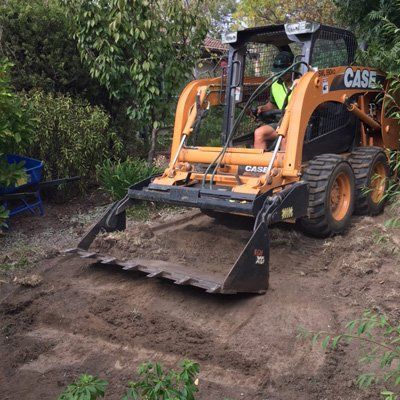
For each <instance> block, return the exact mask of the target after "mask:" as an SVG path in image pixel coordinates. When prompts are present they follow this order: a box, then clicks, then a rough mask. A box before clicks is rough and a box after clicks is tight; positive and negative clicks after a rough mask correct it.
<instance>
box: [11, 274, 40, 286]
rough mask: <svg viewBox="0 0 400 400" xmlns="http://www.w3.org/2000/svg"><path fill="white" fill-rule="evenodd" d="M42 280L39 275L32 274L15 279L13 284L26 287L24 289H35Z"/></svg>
mask: <svg viewBox="0 0 400 400" xmlns="http://www.w3.org/2000/svg"><path fill="white" fill-rule="evenodd" d="M42 281H43V279H42V277H41V276H40V275H37V274H32V275H27V276H23V277H22V278H15V279H14V282H15V283H16V284H17V285H21V286H26V287H36V286H39V285H40V284H41V283H42Z"/></svg>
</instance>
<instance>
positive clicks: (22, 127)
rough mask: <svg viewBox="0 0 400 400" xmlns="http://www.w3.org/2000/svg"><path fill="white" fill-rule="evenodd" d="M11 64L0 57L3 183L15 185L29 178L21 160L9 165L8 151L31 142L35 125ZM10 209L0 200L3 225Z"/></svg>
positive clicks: (0, 177)
mask: <svg viewBox="0 0 400 400" xmlns="http://www.w3.org/2000/svg"><path fill="white" fill-rule="evenodd" d="M11 66H12V64H10V63H9V62H8V61H7V60H5V59H1V58H0V186H12V185H14V184H15V183H17V182H18V181H19V180H23V179H25V178H26V174H25V172H24V170H23V164H22V163H18V164H17V163H15V164H11V165H9V164H8V163H7V160H6V159H5V155H6V153H7V152H13V151H15V150H16V149H17V148H18V147H19V146H21V145H24V146H26V145H27V144H29V135H30V134H31V133H32V131H33V128H34V121H33V119H32V118H31V115H30V113H29V109H28V108H27V107H26V106H24V105H23V104H22V102H21V101H20V99H19V97H18V96H17V95H15V94H14V93H13V92H12V87H11V84H10V78H9V69H10V68H11ZM7 217H8V212H7V210H6V209H5V208H4V207H3V206H2V205H1V204H0V228H2V227H4V226H5V221H6V219H7Z"/></svg>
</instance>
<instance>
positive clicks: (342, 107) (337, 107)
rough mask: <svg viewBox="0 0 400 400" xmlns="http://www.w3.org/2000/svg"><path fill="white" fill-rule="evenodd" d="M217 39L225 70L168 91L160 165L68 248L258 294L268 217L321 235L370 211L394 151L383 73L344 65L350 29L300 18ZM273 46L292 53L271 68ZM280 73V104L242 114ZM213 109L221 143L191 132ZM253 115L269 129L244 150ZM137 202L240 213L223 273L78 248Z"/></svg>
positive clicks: (184, 281) (181, 279)
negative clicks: (244, 230)
mask: <svg viewBox="0 0 400 400" xmlns="http://www.w3.org/2000/svg"><path fill="white" fill-rule="evenodd" d="M224 43H225V44H226V46H227V50H228V68H227V70H222V71H221V76H219V77H216V78H208V79H200V80H195V81H193V82H190V83H189V84H188V85H187V86H186V88H185V89H184V90H183V92H182V93H181V95H180V98H179V101H178V105H177V110H176V116H175V125H174V133H173V141H172V146H171V155H170V161H169V166H168V168H166V169H165V171H164V172H163V173H162V174H160V175H158V176H153V177H149V178H148V179H146V180H144V181H142V182H139V183H135V184H133V185H132V186H131V187H130V189H129V190H128V193H127V195H126V197H125V198H124V199H122V200H120V201H118V202H116V203H114V204H112V205H111V206H110V207H109V208H108V209H107V211H106V212H105V214H104V215H103V216H102V217H101V219H100V220H99V221H98V222H97V223H95V224H94V225H93V226H92V227H91V228H90V230H89V231H88V232H87V234H86V235H85V236H84V237H83V238H82V240H81V241H80V243H79V244H78V246H77V248H75V249H72V250H70V251H69V252H72V253H75V254H77V255H79V256H81V257H83V258H90V259H93V261H95V262H100V263H103V264H111V265H112V264H116V265H120V266H121V267H123V268H124V269H125V270H137V271H142V272H143V273H145V274H147V276H149V277H158V278H165V279H169V280H172V281H174V282H175V283H177V284H180V285H192V286H196V287H200V288H203V289H205V290H206V291H207V292H210V293H239V292H250V293H264V292H265V291H266V290H267V288H268V278H269V247H270V246H269V234H268V227H269V226H270V225H271V224H275V223H278V222H280V221H289V222H295V221H297V223H298V224H299V225H300V226H301V227H302V229H303V230H304V231H305V232H306V233H308V234H311V235H314V236H316V237H328V236H330V235H334V234H340V233H342V232H344V231H345V229H346V228H347V227H348V226H349V221H350V218H351V215H352V214H353V212H356V213H361V214H369V215H376V214H378V213H379V212H381V211H382V209H383V207H384V200H385V194H386V191H387V188H388V179H389V176H390V168H389V164H388V152H389V151H390V150H394V151H396V150H398V149H399V127H398V125H397V122H396V121H395V120H394V119H392V118H391V117H390V112H389V111H388V110H389V108H390V104H388V103H389V101H388V100H387V99H386V100H382V93H383V91H384V89H385V87H386V85H387V84H388V82H387V80H386V77H385V74H384V72H382V71H379V70H377V69H375V68H370V67H367V66H357V65H354V58H355V52H356V50H357V42H356V39H355V37H354V35H353V34H352V33H351V32H349V31H347V30H343V29H338V28H334V27H329V26H325V25H321V24H318V23H315V22H304V21H302V22H298V23H294V24H285V25H274V26H267V27H257V28H251V29H245V30H241V31H238V32H233V33H229V34H227V35H225V37H224ZM282 51H285V52H286V53H290V54H292V55H293V57H292V59H293V60H294V61H293V63H292V64H291V65H290V66H289V67H287V68H285V69H284V70H283V71H279V72H277V73H276V72H272V71H271V67H272V62H273V60H274V58H275V56H276V54H277V53H279V52H282ZM285 74H292V81H294V82H296V84H295V85H292V87H291V88H290V89H289V90H288V92H287V94H286V98H285V105H284V106H283V107H282V109H281V110H277V109H273V110H270V111H267V112H261V113H257V112H254V109H253V113H252V112H251V110H252V108H253V107H257V106H259V105H262V104H265V103H266V102H267V101H268V99H269V97H270V95H271V86H272V85H273V84H274V83H275V82H278V81H280V80H281V78H282V77H283V76H284V75H285ZM213 107H219V108H222V109H223V121H222V126H215V127H214V129H215V132H216V133H218V134H219V132H222V133H221V134H220V137H221V145H220V146H218V147H213V146H202V145H199V144H198V143H196V137H197V136H198V132H199V130H201V126H202V123H204V121H205V119H207V113H208V112H209V111H210V109H212V108H213ZM263 124H264V125H268V124H275V125H273V126H276V132H277V134H278V135H277V138H276V139H275V141H274V142H273V143H271V144H270V146H269V147H268V148H267V149H259V148H254V147H253V140H254V138H253V134H254V130H255V129H256V128H257V126H260V125H263ZM143 201H148V202H158V203H165V204H172V205H177V206H184V207H193V208H198V209H200V210H201V211H203V212H204V213H206V214H209V215H213V216H214V217H216V218H218V217H219V216H220V215H223V214H225V213H228V214H237V215H244V216H248V217H251V218H253V219H254V231H253V233H252V235H251V238H250V240H249V241H248V243H247V245H246V246H245V247H244V248H243V249H242V251H241V253H240V255H239V256H238V258H237V261H236V262H235V263H234V265H233V266H232V268H231V269H230V271H227V273H226V275H225V277H223V278H217V277H214V276H212V275H209V274H204V273H202V272H201V271H198V270H194V269H193V268H192V267H188V266H184V265H178V264H176V263H170V262H167V261H159V260H148V259H140V258H139V259H133V260H119V259H116V258H115V257H110V256H107V255H102V254H100V253H98V252H97V251H93V250H91V249H90V246H91V244H92V242H93V240H94V239H95V237H96V235H97V234H98V233H99V232H101V231H105V232H112V231H118V230H124V229H125V227H126V214H125V210H126V209H127V208H128V207H130V206H132V205H134V204H137V203H138V202H143ZM215 240H216V241H218V238H216V239H215ZM221 251H223V249H222V250H221Z"/></svg>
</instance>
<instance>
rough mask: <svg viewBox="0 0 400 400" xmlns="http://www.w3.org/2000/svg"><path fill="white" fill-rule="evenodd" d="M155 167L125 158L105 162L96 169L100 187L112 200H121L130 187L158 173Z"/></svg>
mask: <svg viewBox="0 0 400 400" xmlns="http://www.w3.org/2000/svg"><path fill="white" fill-rule="evenodd" d="M159 171H160V169H159V168H157V167H153V166H151V167H149V166H148V165H147V163H146V161H144V160H141V159H139V158H127V159H126V160H125V161H118V162H112V161H111V160H109V159H108V160H106V161H105V162H104V163H103V164H102V165H99V166H98V167H97V177H98V181H99V183H100V187H101V188H102V189H103V190H104V191H105V192H107V193H108V194H109V195H110V196H111V197H112V199H113V200H119V199H122V198H123V197H124V196H125V195H126V192H127V190H128V188H129V187H130V186H132V185H133V184H134V183H137V182H140V181H141V180H143V179H146V178H148V177H149V176H151V175H154V174H156V173H157V172H159Z"/></svg>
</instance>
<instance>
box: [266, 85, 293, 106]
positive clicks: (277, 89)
mask: <svg viewBox="0 0 400 400" xmlns="http://www.w3.org/2000/svg"><path fill="white" fill-rule="evenodd" d="M287 93H288V90H287V88H286V85H285V83H284V82H281V81H276V82H274V83H273V84H272V86H271V103H275V104H276V105H277V106H278V108H279V109H280V110H282V108H283V104H284V102H285V99H286V95H287ZM291 96H292V94H290V96H289V99H290V97H291Z"/></svg>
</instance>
